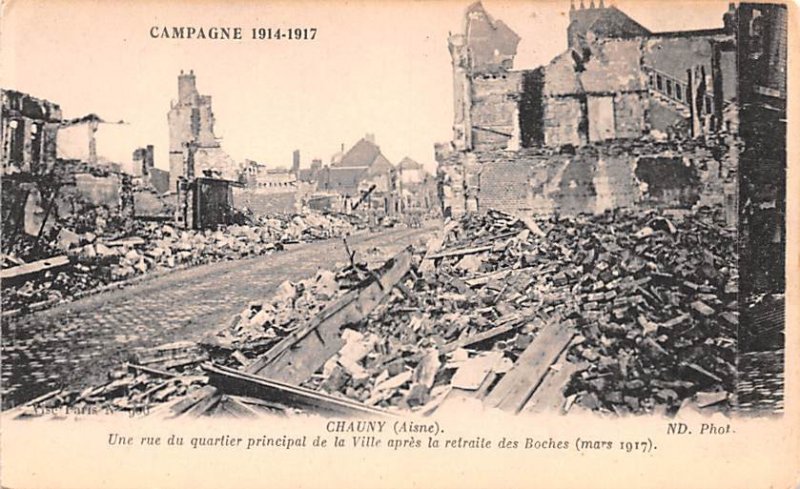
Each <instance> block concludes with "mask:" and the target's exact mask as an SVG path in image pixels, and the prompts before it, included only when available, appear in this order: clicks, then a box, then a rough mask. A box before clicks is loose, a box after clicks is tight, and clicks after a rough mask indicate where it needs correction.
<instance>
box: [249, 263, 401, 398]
mask: <svg viewBox="0 0 800 489" xmlns="http://www.w3.org/2000/svg"><path fill="white" fill-rule="evenodd" d="M410 268H411V249H410V248H407V249H406V250H404V251H403V252H401V253H400V254H399V255H397V256H395V257H394V258H392V259H391V260H389V261H388V262H387V263H386V266H385V268H384V271H383V273H380V274H378V276H377V277H375V278H373V280H372V281H371V282H369V283H368V284H367V285H366V286H364V287H362V288H361V289H355V290H352V291H350V292H348V293H347V294H345V295H344V296H343V297H341V298H340V299H338V300H336V301H335V302H334V303H333V304H331V305H330V306H328V307H326V308H325V309H324V310H323V311H322V312H321V313H320V314H319V315H318V316H317V317H315V318H314V319H313V320H312V321H311V322H309V323H308V324H306V325H304V326H301V327H299V328H297V329H296V330H294V331H293V332H292V333H290V334H289V336H287V337H285V338H284V339H283V340H281V341H280V342H279V343H277V344H276V345H275V346H273V347H272V348H271V349H270V350H269V351H268V352H267V353H265V354H264V355H262V356H261V357H259V358H258V359H257V360H256V361H254V362H253V363H252V364H251V365H250V366H249V367H247V369H246V372H247V373H250V374H256V375H260V376H262V377H267V378H270V379H274V380H278V381H281V382H289V383H291V384H300V383H302V382H304V381H306V380H308V379H309V378H310V377H311V376H312V375H313V374H314V372H316V371H317V370H318V369H319V368H320V367H321V366H322V365H323V364H324V363H325V362H326V361H328V359H329V358H331V357H332V356H333V355H335V354H336V352H338V351H339V350H340V349H341V348H342V346H344V341H343V340H342V338H341V328H342V326H345V325H347V324H354V323H358V322H360V321H362V320H363V319H364V318H366V317H367V315H368V314H369V313H370V312H371V311H372V310H373V309H374V308H375V307H376V306H377V305H378V304H380V302H381V301H382V300H383V299H384V298H385V297H386V296H387V295H388V294H389V292H390V291H391V290H392V288H394V286H395V285H397V283H398V282H400V280H402V279H403V277H404V276H405V275H406V274H407V273H408V271H409V269H410Z"/></svg>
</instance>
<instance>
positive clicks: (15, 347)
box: [2, 225, 436, 408]
mask: <svg viewBox="0 0 800 489" xmlns="http://www.w3.org/2000/svg"><path fill="white" fill-rule="evenodd" d="M435 230H436V226H435V225H432V226H429V227H426V228H422V229H406V228H401V229H387V230H385V231H383V232H380V233H374V234H370V233H359V234H357V235H354V236H351V237H350V238H349V239H348V244H349V245H350V246H351V248H352V249H353V250H355V251H356V259H357V260H361V261H378V260H380V261H383V260H385V259H387V258H389V257H391V256H392V255H394V254H396V253H397V252H399V251H400V250H401V249H402V248H404V247H406V246H408V245H410V244H418V243H420V242H422V243H424V242H425V241H426V240H427V239H428V238H429V237H430V236H432V234H433V233H434V232H435ZM346 260H347V255H346V252H345V250H344V245H343V243H342V240H341V239H331V240H327V241H320V242H315V243H308V244H302V245H292V246H289V247H287V249H286V250H284V251H282V252H277V253H274V254H271V255H264V256H259V257H255V258H250V259H245V260H238V261H231V262H220V263H213V264H209V265H204V266H200V267H196V268H191V269H188V270H182V271H178V272H175V273H173V274H169V275H166V276H161V277H157V278H153V279H152V280H147V281H144V282H142V283H139V284H136V285H134V286H131V287H129V288H126V289H122V290H117V291H112V292H105V293H102V294H98V295H95V296H91V297H87V298H85V299H81V300H79V301H75V302H72V303H69V304H64V305H60V306H57V307H55V308H52V309H49V310H46V311H42V312H40V313H36V314H32V315H29V316H24V317H22V318H18V319H15V320H13V321H12V322H9V323H8V324H3V335H2V357H3V362H2V380H3V382H2V383H3V407H4V408H5V407H9V406H12V405H15V404H18V403H20V402H24V401H26V400H29V399H32V398H34V397H36V396H38V395H41V394H43V393H46V392H48V391H50V390H53V389H55V388H58V387H61V386H71V387H76V386H82V385H88V384H91V383H93V382H97V381H102V380H103V379H104V378H105V376H106V374H107V372H108V371H109V370H110V369H113V368H114V367H115V366H117V365H118V364H119V363H120V362H124V361H125V360H126V359H127V357H128V354H129V352H130V351H131V350H132V349H133V348H137V347H150V346H155V345H158V344H162V343H166V342H172V341H178V340H193V341H196V340H199V339H200V338H202V337H203V336H204V335H205V334H207V333H209V332H212V331H214V330H216V329H217V328H218V327H220V325H223V324H225V323H226V322H227V321H228V320H229V319H230V318H231V316H233V315H234V314H238V313H239V312H240V311H241V310H242V309H243V308H244V307H245V306H246V305H247V304H248V303H249V302H251V301H255V300H263V299H266V298H268V297H270V296H271V295H272V293H273V291H274V290H275V288H276V287H277V286H278V285H280V284H281V283H282V282H283V281H285V280H290V281H296V280H300V279H303V278H305V277H308V276H310V275H313V274H314V273H315V272H316V271H317V270H318V269H328V268H333V267H334V266H335V265H336V264H337V263H344V262H346Z"/></svg>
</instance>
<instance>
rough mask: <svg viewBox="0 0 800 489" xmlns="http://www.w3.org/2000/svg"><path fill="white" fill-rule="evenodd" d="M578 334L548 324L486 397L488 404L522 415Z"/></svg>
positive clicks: (569, 328) (564, 325)
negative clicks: (554, 365)
mask: <svg viewBox="0 0 800 489" xmlns="http://www.w3.org/2000/svg"><path fill="white" fill-rule="evenodd" d="M574 335H575V331H574V330H573V328H572V327H571V325H567V324H561V323H548V324H547V325H546V326H545V327H544V328H543V329H542V330H541V331H539V334H537V335H536V337H535V338H534V339H533V342H531V344H530V345H529V346H528V348H526V349H525V351H523V352H522V355H520V356H519V358H518V359H517V362H516V363H515V364H514V366H513V367H512V368H511V370H510V371H509V372H508V373H506V375H505V377H503V378H502V379H501V380H500V382H498V384H497V385H496V386H495V388H494V389H492V391H491V392H490V393H489V395H488V396H486V399H485V400H484V404H485V405H486V406H487V407H493V408H499V409H501V410H504V411H510V412H514V413H517V412H519V411H520V410H521V409H522V407H523V406H524V405H525V403H527V402H528V399H530V397H531V395H532V394H533V392H534V391H535V390H536V388H537V387H538V386H539V384H540V383H541V382H542V379H544V377H545V375H546V374H547V372H548V370H549V368H550V365H552V364H553V362H555V361H556V360H557V359H558V357H559V356H560V355H561V352H562V351H564V350H565V349H566V348H567V346H568V345H569V343H570V341H572V337H573V336H574Z"/></svg>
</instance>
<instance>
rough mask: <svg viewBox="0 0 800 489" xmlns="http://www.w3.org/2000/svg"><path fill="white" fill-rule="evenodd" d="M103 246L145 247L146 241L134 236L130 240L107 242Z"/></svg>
mask: <svg viewBox="0 0 800 489" xmlns="http://www.w3.org/2000/svg"><path fill="white" fill-rule="evenodd" d="M103 244H104V245H106V246H108V247H111V248H114V247H116V246H143V245H144V244H145V240H144V238H140V237H139V236H134V237H130V238H122V239H115V240H114V241H107V242H105V243H103Z"/></svg>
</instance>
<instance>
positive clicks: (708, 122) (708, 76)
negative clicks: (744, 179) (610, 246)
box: [436, 2, 738, 215]
mask: <svg viewBox="0 0 800 489" xmlns="http://www.w3.org/2000/svg"><path fill="white" fill-rule="evenodd" d="M735 14H736V12H735V8H734V7H730V8H729V10H728V12H725V13H724V14H723V15H722V16H721V17H722V26H721V27H719V28H713V29H704V30H696V31H680V32H651V31H650V30H648V29H647V28H645V27H643V26H642V25H640V24H639V23H638V22H636V21H635V20H633V19H631V18H630V17H628V16H627V15H626V14H625V13H624V12H622V11H620V10H619V9H617V8H616V7H614V6H606V5H605V4H604V3H603V2H600V3H599V4H598V5H595V4H594V2H592V3H591V4H590V5H589V7H586V6H585V4H584V3H583V2H581V4H580V5H579V6H578V7H576V6H575V5H574V4H573V5H571V6H570V11H569V19H570V24H569V27H568V29H567V33H566V37H567V49H566V50H565V51H564V52H563V53H561V54H560V55H558V56H556V57H555V58H554V59H553V60H552V61H551V62H550V63H548V64H547V65H545V66H540V67H538V68H536V69H532V70H514V68H513V63H514V58H515V56H516V54H517V47H518V43H519V40H520V38H519V37H518V36H517V35H516V34H515V33H514V32H513V31H512V30H511V29H510V28H509V27H508V26H507V25H505V24H504V23H503V22H502V21H500V20H496V19H493V18H492V17H491V16H490V15H489V14H488V13H487V12H486V10H485V9H484V8H483V6H482V4H481V3H480V2H477V3H475V4H473V5H471V6H470V7H469V8H468V9H467V12H466V15H465V21H464V27H463V32H462V33H457V34H453V35H451V36H450V38H449V40H448V45H449V49H450V53H451V56H452V65H453V84H454V85H453V86H454V120H453V139H452V141H451V142H450V143H447V144H443V145H437V148H436V153H437V160H438V161H439V173H440V194H441V197H442V199H443V202H445V206H446V207H448V208H447V209H445V213H446V214H447V213H450V214H456V215H457V214H460V213H463V212H468V211H480V210H485V209H487V208H489V207H496V208H502V209H505V210H512V211H516V210H520V211H525V212H548V213H549V212H554V211H555V212H568V213H577V212H602V211H603V210H606V209H610V208H615V207H619V206H624V205H631V204H634V203H638V202H642V201H651V202H653V203H654V204H665V205H680V206H689V205H693V204H694V203H697V202H702V203H712V202H713V201H725V202H726V203H727V204H728V205H729V206H735V199H736V197H735V172H736V145H735V144H733V142H732V140H733V139H734V138H733V136H734V135H735V131H736V130H737V129H738V123H737V121H738V118H737V114H738V105H737V94H736V87H737V72H736V39H735V20H734V19H735ZM687 142H688V143H687ZM620 144H625V145H628V146H631V145H633V146H636V149H635V150H625V151H622V150H621V149H620V148H619V145H620ZM711 146H714V148H713V149H712V148H711ZM653 162H659V163H658V164H654V163H653ZM686 168H690V169H691V171H689V172H687V171H686Z"/></svg>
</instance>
